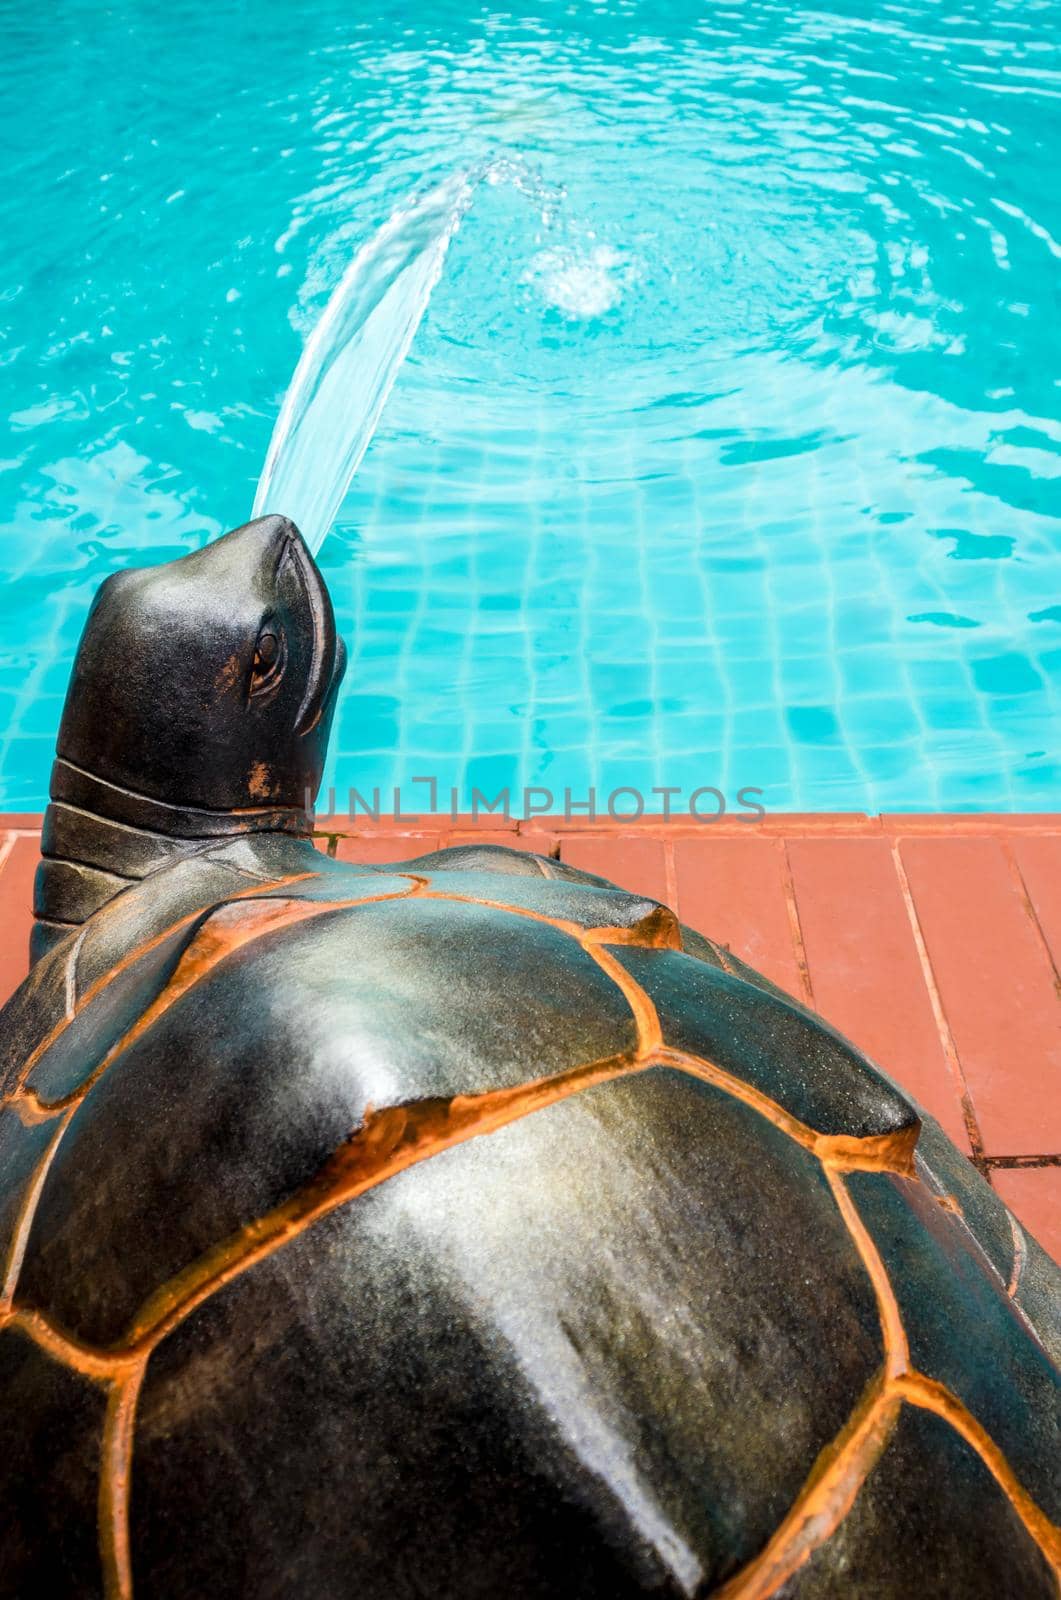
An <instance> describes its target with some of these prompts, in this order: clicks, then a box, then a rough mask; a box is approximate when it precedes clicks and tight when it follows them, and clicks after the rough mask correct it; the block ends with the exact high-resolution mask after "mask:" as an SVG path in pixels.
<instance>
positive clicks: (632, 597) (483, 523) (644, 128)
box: [0, 0, 1061, 810]
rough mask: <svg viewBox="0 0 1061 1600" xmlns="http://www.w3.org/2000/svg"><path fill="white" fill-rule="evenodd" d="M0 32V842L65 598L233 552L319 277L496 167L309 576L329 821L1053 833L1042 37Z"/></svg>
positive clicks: (1055, 270) (992, 31)
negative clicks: (330, 620)
mask: <svg viewBox="0 0 1061 1600" xmlns="http://www.w3.org/2000/svg"><path fill="white" fill-rule="evenodd" d="M370 13H371V15H370ZM469 17H470V20H469ZM5 30H6V35H7V49H6V50H5V52H4V59H3V63H2V66H0V74H2V77H3V94H2V96H0V124H2V134H3V143H4V147H5V150H6V151H8V152H9V157H8V171H7V182H6V183H5V184H4V186H3V192H2V195H0V218H2V231H3V237H4V240H5V243H6V259H5V263H4V271H3V274H2V280H0V282H2V288H0V338H2V346H0V354H2V366H0V383H2V386H3V388H2V403H0V415H2V417H3V426H4V435H5V437H4V442H3V445H2V447H0V456H2V457H3V469H4V470H3V476H2V478H0V525H2V526H3V529H4V538H3V542H2V545H0V562H2V565H3V582H4V595H5V616H4V622H5V626H4V629H3V636H2V639H0V728H3V729H4V730H5V738H4V741H3V747H2V783H0V805H3V806H4V807H6V808H8V809H24V808H36V807H39V806H41V805H42V804H43V802H44V800H45V795H46V788H47V777H48V769H49V763H50V757H51V746H52V741H53V738H54V733H55V728H56V724H57V720H58V714H59V710H60V706H61V697H62V693H63V689H64V686H65V680H66V675H67V672H68V669H69V664H70V660H71V656H72V652H73V650H74V647H75V644H76V639H77V635H78V632H79V628H80V623H81V619H82V616H83V613H84V609H85V606H86V605H87V603H88V600H89V598H90V596H91V594H92V591H93V589H94V587H95V585H96V584H97V583H98V582H99V580H100V579H101V578H102V577H103V576H105V575H106V574H107V573H108V572H110V571H113V570H114V569H115V568H117V567H121V566H124V565H126V564H128V563H135V562H138V561H145V560H152V559H157V558H160V557H169V556H172V555H174V554H177V553H179V552H181V551H183V550H186V549H190V548H192V547H194V546H195V545H197V544H198V543H199V542H201V541H202V540H204V539H206V538H209V537H211V536H212V535H213V534H215V533H217V532H219V531H220V530H222V529H223V528H224V527H227V526H230V525H232V524H234V523H238V522H240V521H242V520H244V518H245V517H246V516H247V515H248V513H249V508H250V505H251V502H252V499H253V495H254V486H255V482H256V479H257V476H258V473H259V470H260V468H261V465H262V461H263V458H264V454H265V450H266V446H267V443H268V440H269V436H270V433H271V430H272V426H273V423H274V421H275V418H276V415H277V412H278V410H279V406H280V403H281V400H282V397H283V393H284V390H285V386H286V384H287V380H288V378H289V377H290V374H291V372H292V369H293V367H294V365H295V362H296V360H297V358H298V354H299V351H300V348H301V344H302V341H303V340H304V339H305V337H306V334H307V332H308V330H309V329H310V328H311V327H312V325H313V322H314V320H315V318H316V316H317V315H318V314H319V312H320V310H321V308H322V306H323V305H324V303H325V301H326V300H327V297H328V294H329V292H330V291H331V289H332V288H333V287H334V285H335V284H336V283H337V282H338V280H339V278H340V276H341V274H342V271H343V268H344V266H345V265H346V263H347V261H348V260H349V258H350V256H351V254H352V252H353V251H354V249H355V248H356V246H357V244H358V243H359V242H360V241H361V239H363V238H364V237H365V236H366V235H367V234H368V233H369V232H370V231H371V230H372V229H373V228H375V227H377V226H378V225H379V224H380V223H381V222H382V221H383V220H384V219H385V218H386V217H387V215H388V214H389V212H390V211H391V210H392V208H393V207H394V206H395V205H396V204H397V203H399V202H400V201H401V200H402V199H403V197H404V196H405V195H407V194H408V192H409V191H410V190H411V189H412V188H414V187H415V186H417V185H419V184H421V183H425V182H428V181H432V180H437V179H439V178H440V177H442V176H443V175H444V174H446V173H447V172H449V171H450V170H452V169H453V168H454V166H456V165H458V164H461V163H464V162H469V161H472V162H475V161H479V160H482V159H486V158H490V157H494V156H504V157H511V158H513V159H514V160H517V161H518V162H519V163H521V164H522V166H521V170H522V171H524V172H525V173H526V174H527V175H528V176H527V181H526V182H525V183H524V184H523V185H522V189H523V190H524V191H525V192H521V189H520V187H514V186H512V185H510V184H498V185H496V186H490V185H487V186H484V187H483V189H482V190H481V191H480V193H479V194H478V196H477V198H476V201H475V204H474V206H473V207H472V209H471V211H470V213H469V214H468V216H467V217H466V218H465V220H464V223H463V225H462V227H461V230H460V232H459V234H458V235H457V237H456V239H455V241H454V243H453V245H452V247H451V249H450V253H449V257H448V261H447V266H446V271H445V274H444V276H443V279H442V281H441V282H440V284H439V286H438V288H437V289H436V291H435V295H434V298H433V300H432V302H431V305H430V308H429V311H428V314H427V318H426V320H425V322H424V324H423V326H422V328H421V330H420V334H419V336H418V338H417V341H416V343H415V345H414V347H413V352H412V355H411V356H410V358H409V360H408V361H407V363H406V365H405V367H404V368H403V370H402V373H401V375H400V377H399V379H398V383H397V385H396V388H395V390H394V393H393V395H392V397H391V401H390V404H389V406H388V408H387V410H386V411H385V413H384V417H383V423H382V426H381V428H380V431H379V433H378V435H377V436H376V439H375V441H374V442H373V444H372V446H371V447H370V449H369V451H368V454H367V456H366V457H365V460H364V462H363V465H362V467H361V470H360V472H359V474H358V476H357V478H356V479H355V480H354V486H353V489H352V491H351V493H350V495H349V496H348V498H347V500H346V502H345V504H344V507H343V511H342V514H341V517H340V521H339V524H338V526H337V528H336V530H335V532H334V533H333V534H332V536H331V537H330V538H329V539H328V541H327V542H326V544H325V546H324V548H323V551H322V563H323V565H324V567H325V569H326V572H327V576H328V579H329V582H330V584H331V587H332V591H333V593H334V595H335V598H336V603H337V608H338V612H339V618H340V623H341V626H342V628H343V630H344V632H345V635H346V637H347V640H348V642H349V644H350V646H351V667H350V671H349V674H348V678H347V683H346V690H345V695H344V699H343V701H342V705H341V708H340V711H339V715H338V719H337V727H336V737H335V750H336V756H335V759H334V761H333V764H332V770H331V773H330V778H331V781H332V782H333V783H334V784H336V786H337V787H338V788H339V790H340V791H342V790H344V789H345V788H347V787H348V786H349V785H351V784H356V785H357V786H358V787H359V788H360V789H362V790H363V791H369V790H371V788H372V787H373V786H374V785H376V784H379V785H383V786H387V787H389V786H390V785H392V784H394V783H399V784H401V785H403V786H407V785H408V784H409V783H410V780H411V778H412V777H413V776H422V775H434V776H435V777H436V778H437V779H438V782H439V784H440V785H441V786H442V787H443V789H445V787H447V786H449V785H455V786H457V787H458V789H459V790H460V791H461V793H462V794H463V795H465V796H466V795H467V794H468V792H469V790H470V788H471V786H473V785H475V786H479V787H484V788H490V789H497V788H498V787H499V786H503V785H506V784H507V785H510V786H511V787H512V788H513V789H515V790H518V789H520V788H522V787H523V786H524V785H528V784H542V785H545V786H546V787H550V788H552V789H553V790H554V791H556V792H559V791H560V790H562V788H564V787H570V788H571V789H572V790H573V791H574V792H575V794H576V795H579V794H582V793H583V792H584V791H585V790H586V789H588V788H589V786H590V785H591V784H592V785H594V786H595V787H597V788H598V790H599V791H602V792H604V793H606V792H607V791H608V790H609V789H611V788H613V787H616V786H618V785H629V786H634V787H637V788H641V789H643V790H646V789H649V788H651V787H652V786H654V785H667V786H676V787H680V788H682V789H683V790H685V791H686V792H688V791H689V790H691V789H693V788H696V787H698V786H702V785H712V786H715V787H718V788H719V789H720V790H722V792H723V793H724V794H726V795H727V796H728V797H730V800H731V804H733V803H735V795H736V791H737V790H738V789H739V788H740V787H742V786H755V787H758V788H761V789H762V790H763V791H764V803H765V804H766V805H767V806H769V807H772V808H778V809H780V808H788V807H801V808H827V809H846V808H859V809H869V810H875V809H886V810H888V809H890V810H896V809H907V808H922V807H923V808H937V807H939V808H947V809H961V808H992V809H993V808H999V807H1018V808H1024V809H1037V808H1048V807H1055V806H1056V805H1057V804H1058V800H1059V796H1061V781H1059V777H1061V773H1059V760H1058V754H1057V729H1058V726H1059V704H1058V701H1059V692H1058V682H1059V676H1061V672H1059V669H1061V556H1059V550H1058V544H1059V532H1061V520H1059V519H1061V493H1059V476H1061V387H1059V378H1061V317H1059V309H1061V308H1059V303H1058V302H1059V282H1061V186H1059V184H1058V182H1057V151H1058V149H1061V8H1059V6H1058V5H1057V4H1056V3H1054V0H1047V3H1039V4H1036V3H1029V0H1021V3H1019V4H1017V3H990V0H988V3H977V4H964V3H963V4H948V5H943V4H941V3H939V0H936V3H927V0H910V3H901V4H880V3H873V4H870V3H863V4H857V5H855V4H848V5H843V6H839V5H838V6H835V7H833V8H829V9H827V8H825V7H822V8H815V7H812V6H808V5H798V4H796V5H789V4H784V5H783V4H779V3H758V4H751V3H749V4H744V5H740V6H736V5H725V6H721V7H709V6H706V5H704V4H702V3H694V0H680V3H673V4H666V5H661V4H659V3H658V0H656V3H653V4H647V3H641V0H628V3H625V4H619V3H613V4H608V5H600V6H592V5H586V6H579V7H575V6H567V5H560V4H537V5H534V4H527V5H524V6H522V7H521V8H520V10H519V11H518V12H517V13H507V14H506V13H502V12H500V11H490V10H486V9H482V10H479V11H477V12H475V13H474V14H472V12H471V10H470V8H467V7H464V6H459V5H456V4H453V3H452V0H436V3H435V4H433V5H431V6H430V7H428V6H421V5H411V6H410V5H393V4H390V5H384V6H382V7H380V6H376V7H372V8H357V7H353V6H350V5H349V4H346V3H344V4H339V3H337V0H314V3H313V4H312V5H307V6H301V7H295V6H291V5H289V4H286V3H284V4H281V3H279V0H257V3H256V4H255V5H254V6H243V5H239V6H237V5H232V4H228V3H226V0H211V3H210V4H205V3H204V0H175V3H171V4H167V5H166V6H160V5H156V4H152V3H150V0H141V3H139V4H133V3H130V0H115V3H113V4H111V5H109V6H108V7H107V8H106V9H104V8H101V7H97V6H96V5H95V4H89V3H86V0H59V3H58V4H57V5H56V6H53V7H47V8H43V9H42V8H36V9H34V8H25V7H24V8H19V9H17V10H15V9H13V8H10V7H9V8H7V10H6V12H5ZM276 509H283V508H279V507H278V508H276ZM160 692H161V693H164V685H161V686H160ZM421 792H422V791H421ZM410 793H411V798H415V795H416V793H417V791H415V790H412V791H411V792H410Z"/></svg>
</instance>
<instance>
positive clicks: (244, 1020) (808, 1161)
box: [0, 517, 1061, 1600]
mask: <svg viewBox="0 0 1061 1600" xmlns="http://www.w3.org/2000/svg"><path fill="white" fill-rule="evenodd" d="M343 665H344V656H343V651H342V647H341V645H340V644H339V642H338V641H337V639H336V634H335V626H334V621H333V617H332V610H331V605H330V602H329V598H328V594H327V591H326V589H325V586H324V583H323V580H322V579H321V577H320V574H319V573H318V571H317V569H316V567H315V565H314V563H313V561H312V559H311V557H310V555H309V554H308V552H307V550H306V548H305V546H304V544H303V543H302V540H301V538H300V536H299V534H298V532H297V530H296V529H295V528H294V527H293V526H292V524H291V523H289V522H287V521H285V520H284V519H282V518H279V517H270V518H265V519H261V520H259V521H256V522H253V523H250V524H248V525H247V526H246V527H244V528H241V529H237V530H236V531H235V532H234V533H231V534H228V535H227V536H226V537H225V538H223V539H221V540H219V541H217V542H216V543H214V544H212V545H209V546H208V547H207V548H205V549H204V550H202V551H200V552H198V553H196V554H193V555H189V556H186V557H184V558H183V559H181V560H178V561H174V562H170V563H169V564H167V565H162V566H157V567H154V568H147V569H144V570H138V571H129V572H123V573H121V574H119V575H117V576H114V577H111V578H109V579H108V580H107V582H106V583H105V584H104V585H103V587H102V589H101V590H100V592H99V594H98V596H97V598H96V601H95V603H94V605H93V608H92V610H91V613H90V615H89V618H88V622H87V625H86V628H85V632H84V636H83V639H82V642H81V645H80V650H79V654H78V657H77V661H76V665H75V668H74V675H73V680H72V683H71V687H70V690H69V694H68V698H67V702H66V708H65V712H64V716H63V721H62V726H61V730H60V734H59V743H58V759H57V761H56V764H55V769H54V776H53V780H52V805H51V806H50V808H49V810H48V814H47V818H46V822H45V828H44V837H43V860H42V863H41V867H40V870H39V875H38V880H37V891H36V915H37V918H38V921H37V925H36V929H35V933H34V937H33V955H34V958H35V960H34V965H33V968H32V971H31V974H30V976H29V978H28V979H27V980H26V982H25V983H24V984H23V985H22V987H21V989H19V990H18V992H17V993H16V994H15V996H14V997H13V998H12V1000H11V1001H10V1002H9V1004H8V1006H7V1008H6V1010H5V1011H4V1013H3V1017H2V1021H0V1045H2V1051H3V1068H2V1070H3V1073H4V1089H5V1096H6V1097H5V1099H4V1103H3V1110H2V1121H0V1178H2V1181H0V1248H2V1252H3V1254H2V1260H3V1279H4V1287H3V1299H2V1323H3V1327H2V1331H0V1418H2V1421H0V1428H2V1438H3V1449H2V1451H0V1593H2V1594H3V1595H4V1596H19V1597H20V1600H25V1597H37V1596H44V1595H60V1596H62V1595H71V1596H78V1597H82V1596H93V1595H97V1594H103V1595H106V1596H110V1597H127V1596H129V1595H131V1594H133V1593H136V1594H137V1595H139V1596H141V1597H151V1600H186V1597H187V1600H192V1597H194V1600H200V1597H202V1596H204V1595H207V1594H211V1595H219V1596H224V1597H253V1600H289V1597H299V1600H301V1597H304V1596H312V1597H314V1600H345V1597H351V1600H352V1597H357V1600H412V1597H419V1596H427V1595H430V1596H434V1597H438V1600H457V1597H476V1600H479V1597H494V1596H502V1595H504V1596H509V1597H513V1600H530V1597H532V1596H533V1597H539V1596H542V1597H544V1596H550V1597H552V1596H556V1597H574V1600H589V1597H593V1600H605V1597H607V1600H622V1597H625V1596H635V1595H636V1596H640V1595H658V1596H672V1597H674V1596H692V1595H696V1596H702V1595H709V1594H710V1595H719V1596H724V1597H726V1600H736V1597H741V1600H753V1597H760V1596H767V1595H784V1596H789V1597H799V1600H809V1597H815V1600H817V1597H823V1596H837V1597H839V1596H844V1597H848V1596H873V1597H895V1596H918V1597H924V1596H947V1597H948V1600H951V1597H956V1596H961V1597H963V1600H968V1597H970V1596H992V1597H997V1596H1000V1595H1019V1596H1039V1595H1052V1594H1056V1592H1057V1583H1058V1570H1059V1559H1061V1539H1059V1533H1058V1528H1057V1526H1056V1523H1057V1519H1058V1516H1059V1512H1061V1472H1059V1463H1061V1451H1059V1411H1058V1370H1057V1366H1056V1360H1057V1357H1058V1321H1057V1290H1058V1282H1059V1274H1058V1273H1057V1271H1056V1269H1055V1268H1054V1266H1053V1264H1052V1263H1051V1262H1050V1261H1049V1260H1048V1258H1047V1257H1046V1255H1045V1254H1044V1253H1043V1252H1042V1251H1041V1250H1040V1249H1039V1248H1038V1247H1037V1246H1036V1245H1035V1244H1034V1242H1033V1241H1032V1240H1030V1239H1028V1238H1027V1237H1026V1236H1025V1235H1024V1234H1023V1233H1022V1231H1021V1229H1020V1228H1019V1226H1018V1225H1017V1223H1016V1222H1015V1221H1014V1219H1013V1218H1012V1217H1011V1216H1010V1214H1009V1213H1008V1212H1007V1210H1006V1209H1005V1207H1004V1206H1003V1205H1002V1204H1001V1203H1000V1201H999V1200H998V1199H997V1197H996V1196H995V1194H994V1193H993V1191H992V1190H991V1189H990V1188H989V1186H988V1185H987V1184H986V1183H985V1182H984V1181H983V1180H982V1179H981V1178H980V1177H979V1175H978V1174H977V1173H976V1172H975V1170H974V1169H973V1167H972V1166H971V1165H969V1164H968V1163H967V1162H966V1161H965V1159H964V1158H963V1157H962V1156H961V1155H959V1154H958V1152H957V1151H956V1150H955V1148H954V1147H953V1146H952V1145H951V1144H950V1143H949V1142H948V1141H947V1139H946V1138H945V1137H944V1135H943V1134H942V1132H941V1131H940V1129H939V1128H938V1127H937V1126H936V1125H935V1123H933V1122H932V1121H931V1120H930V1119H929V1118H928V1117H926V1116H924V1115H922V1114H920V1113H919V1112H918V1111H917V1109H916V1108H915V1107H914V1106H912V1105H911V1103H910V1102H909V1100H908V1099H907V1098H906V1097H905V1095H904V1094H903V1093H902V1092H901V1091H900V1090H899V1089H898V1088H896V1086H895V1085H894V1084H893V1083H892V1082H890V1081H889V1079H888V1078H886V1077H885V1076H884V1075H883V1074H882V1073H880V1072H878V1071H877V1070H876V1069H875V1068H874V1067H873V1066H871V1065H870V1064H869V1062H868V1061H866V1059H865V1058H864V1057H863V1056H861V1055H860V1054H859V1053H858V1052H857V1051H856V1050H855V1049H854V1048H853V1047H852V1046H851V1045H849V1044H847V1043H846V1042H845V1041H844V1040H843V1039H842V1038H841V1037H839V1035H837V1034H836V1033H835V1032H834V1031H833V1030H832V1029H831V1028H829V1027H828V1026H827V1025H826V1024H825V1023H824V1022H822V1021H821V1020H820V1019H818V1018H817V1017H815V1016H814V1015H813V1014H811V1013H810V1012H809V1011H807V1010H806V1009H804V1008H803V1007H802V1006H801V1005H799V1004H797V1003H796V1002H795V1001H793V1000H792V999H791V998H790V997H788V996H787V995H784V994H783V993H781V992H780V991H779V990H778V989H776V988H774V987H773V986H772V985H771V984H770V983H768V982H767V981H766V980H765V979H763V978H761V977H760V976H758V975H757V974H756V973H755V972H753V971H751V970H750V969H748V968H747V967H745V966H743V965H742V964H741V963H740V962H739V961H737V960H735V959H734V958H733V956H732V955H730V954H729V953H728V952H727V951H726V950H725V949H723V948H720V947H719V946H718V945H716V944H713V943H711V942H710V941H709V940H708V939H706V938H704V937H702V936H701V935H699V934H697V933H694V932H692V931H691V930H689V929H687V928H683V927H681V926H680V925H679V924H678V923H677V922H676V920H675V918H674V917H673V915H672V914H671V913H670V912H669V911H668V910H667V909H666V908H665V907H664V906H662V905H659V904H656V903H655V902H654V901H651V900H646V899H645V898H643V897H641V896H638V895H633V894H626V893H623V892H621V891H620V890H618V889H616V888H614V887H612V886H611V885H609V884H607V883H605V882H603V881H602V880H600V879H598V878H594V877H591V876H589V875H587V874H585V873H580V872H576V871H574V870H572V869H570V868H568V867H566V866H564V865H563V864H562V863H560V862H558V861H555V860H552V859H543V858H541V857H537V856H533V855H525V854H520V853H518V852H515V851H509V850H503V849H480V848H465V849H452V850H447V851H442V852H439V853H437V854H434V855H430V856H425V857H421V858H420V859H418V860H414V861H406V862H403V863H400V864H397V865H393V866H382V867H381V866H356V865H351V864H348V863H345V862H341V861H338V860H334V859H331V858H329V857H328V856H327V855H326V854H324V853H322V852H321V851H320V850H319V849H317V848H316V847H315V845H314V843H313V841H312V839H311V837H310V832H311V827H312V823H311V818H310V815H309V814H308V811H307V808H306V794H307V791H309V793H310V794H311V795H312V794H313V793H315V792H316V788H317V786H318V784H319V781H320V776H321V769H322V763H323V758H324V753H325V746H326V742H327V736H328V728H329V723H330V720H331V715H332V711H333V707H334V703H335V698H336V688H337V685H338V683H339V680H340V678H341V676H342V670H343Z"/></svg>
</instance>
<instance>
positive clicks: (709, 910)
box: [673, 834, 807, 1000]
mask: <svg viewBox="0 0 1061 1600" xmlns="http://www.w3.org/2000/svg"><path fill="white" fill-rule="evenodd" d="M673 849H674V867H675V879H676V884H677V911H678V915H679V916H680V917H681V919H682V921H683V922H688V923H690V924H691V925H692V927H694V928H696V929H698V931H699V932H700V933H704V934H706V935H707V936H708V938H710V939H714V940H716V941H717V942H718V943H720V944H725V945H728V946H729V947H730V949H731V950H732V951H733V952H734V954H735V955H738V956H740V957H741V959H742V960H743V961H747V962H749V963H750V964H751V965H752V966H753V967H755V968H757V970H758V971H760V972H762V973H764V974H765V976H766V977H768V978H771V979H772V980H773V981H774V983H777V984H780V986H781V988H782V989H787V990H788V992H789V993H790V994H794V995H798V996H799V998H800V999H801V1000H805V999H806V998H807V992H806V987H805V985H804V981H803V976H802V972H801V969H800V961H799V956H798V953H797V946H796V942H795V939H794V935H793V928H792V921H791V913H790V910H789V902H788V894H787V887H786V885H787V873H788V869H787V864H786V860H785V850H784V842H783V841H782V840H781V839H766V838H744V839H741V838H737V839H734V838H730V837H727V836H725V835H718V836H713V835H707V834H705V835H703V836H701V837H698V838H695V839H676V840H675V841H674V846H673Z"/></svg>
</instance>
